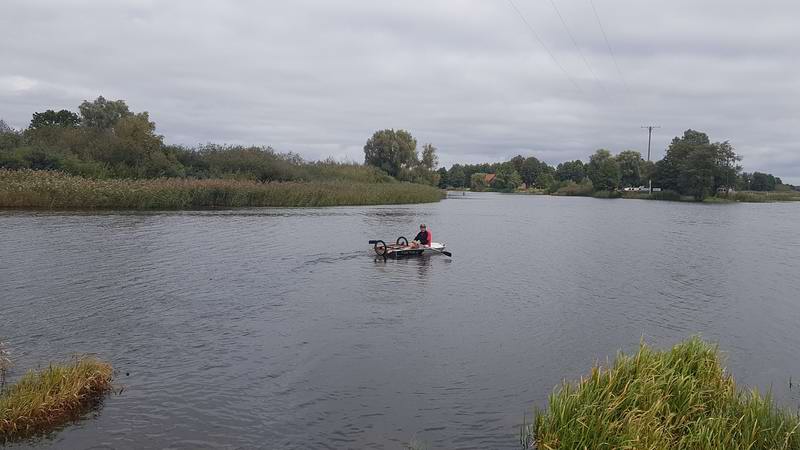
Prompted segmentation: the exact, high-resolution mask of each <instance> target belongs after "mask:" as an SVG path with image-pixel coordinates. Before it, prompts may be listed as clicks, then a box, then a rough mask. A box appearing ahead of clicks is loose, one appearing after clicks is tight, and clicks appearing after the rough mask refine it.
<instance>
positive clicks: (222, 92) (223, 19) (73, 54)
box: [0, 0, 800, 183]
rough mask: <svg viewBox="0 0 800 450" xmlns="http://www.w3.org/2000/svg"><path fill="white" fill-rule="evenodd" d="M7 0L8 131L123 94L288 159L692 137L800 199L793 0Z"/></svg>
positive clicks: (3, 18)
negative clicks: (390, 135) (404, 132)
mask: <svg viewBox="0 0 800 450" xmlns="http://www.w3.org/2000/svg"><path fill="white" fill-rule="evenodd" d="M556 2H557V5H558V7H559V9H560V11H561V13H562V15H563V16H564V19H565V20H566V21H567V24H568V25H569V26H570V29H571V31H572V33H573V35H574V37H575V39H576V41H577V42H578V44H579V45H580V48H581V51H582V52H583V54H584V55H585V57H586V59H587V60H588V61H589V63H590V64H591V66H592V68H593V70H594V72H595V73H596V74H597V80H595V79H594V77H592V76H591V74H590V73H589V72H588V70H587V69H586V65H585V63H584V61H583V59H582V58H581V57H580V55H579V54H578V52H577V51H576V50H575V48H574V46H573V44H572V41H571V40H570V39H569V37H568V35H567V34H566V33H565V31H564V29H563V27H562V25H561V22H560V21H559V20H558V17H557V16H556V15H555V12H554V11H553V9H552V5H550V2H549V0H515V3H516V4H517V5H518V6H519V8H520V9H521V10H522V11H523V13H524V14H525V16H526V18H527V19H528V21H529V22H530V23H531V24H532V25H533V26H534V27H535V29H536V31H537V32H538V33H539V34H540V36H541V37H542V39H543V41H544V42H545V44H546V45H547V46H548V48H550V50H551V51H552V52H553V53H554V55H555V56H556V58H557V59H558V61H559V63H560V64H561V65H562V66H563V67H564V68H565V69H566V70H567V72H568V73H569V74H570V76H571V77H572V78H573V79H574V80H575V82H576V83H578V85H579V86H580V89H576V88H575V87H574V86H573V85H572V84H571V83H570V81H569V80H568V79H567V77H566V76H565V74H564V73H562V72H561V70H560V69H559V68H558V67H557V66H556V65H555V64H554V63H553V61H552V60H551V59H550V57H549V56H548V55H547V53H546V52H545V51H544V49H543V48H542V47H541V46H540V45H539V43H538V42H536V41H535V40H534V39H533V37H532V36H531V35H530V32H529V30H528V29H526V28H525V26H524V24H522V22H521V21H520V20H519V17H518V16H517V15H516V13H515V12H514V11H513V9H511V7H510V6H509V3H508V2H507V1H505V0H502V1H501V0H459V1H452V0H428V1H373V2H368V1H356V0H345V1H337V2H323V1H307V0H303V1H293V2H274V1H268V2H256V1H239V2H212V1H201V2H196V1H192V2H189V1H170V2H158V1H155V0H151V1H134V0H126V1H115V2H103V1H99V0H98V1H88V0H83V1H66V2H63V1H55V0H49V1H44V0H42V1H22V0H11V1H6V2H5V4H4V6H3V14H2V15H0V30H2V31H0V36H2V42H3V45H2V47H0V61H3V64H2V65H0V117H2V118H4V119H5V120H6V121H7V122H9V123H11V124H12V125H15V126H18V127H22V126H25V125H26V124H27V122H28V121H29V120H30V114H31V113H32V112H34V111H40V110H43V109H46V108H70V109H73V110H74V109H76V107H77V105H78V104H79V103H80V102H81V101H82V100H84V99H90V98H94V97H96V96H97V95H100V94H102V95H104V96H106V97H109V98H123V99H126V100H127V101H128V103H129V105H130V106H131V108H132V109H133V110H136V111H143V110H146V111H149V112H150V114H151V117H152V118H153V120H155V121H156V123H157V124H158V127H159V132H160V133H162V134H164V135H165V137H166V140H167V141H168V142H173V143H182V144H188V145H192V144H196V143H201V142H208V141H213V142H230V143H248V144H250V143H252V144H264V145H272V146H273V147H275V148H277V149H279V150H283V151H295V152H299V153H301V154H302V155H304V156H305V157H307V158H311V159H314V158H325V157H328V156H334V157H337V158H342V159H350V160H361V159H362V152H361V146H362V145H363V143H364V141H365V140H366V138H367V137H368V136H369V135H370V134H371V133H372V132H373V131H375V130H376V129H380V128H388V127H392V128H406V129H409V130H410V131H411V132H412V134H414V135H415V136H416V137H417V139H418V140H419V141H420V142H433V143H434V144H435V145H437V146H438V147H439V149H440V155H441V160H442V162H443V163H444V164H448V165H449V164H452V163H454V162H463V161H466V162H478V161H497V160H502V159H505V158H508V157H510V156H513V155H515V154H518V153H519V154H523V155H527V154H533V155H535V156H537V157H539V158H541V159H544V160H546V161H548V162H550V163H557V162H560V161H563V160H569V159H576V158H582V159H586V158H587V156H588V155H589V154H590V153H591V152H592V151H593V150H594V149H596V148H600V147H604V148H609V149H611V150H613V151H620V150H624V149H629V148H632V149H637V150H641V151H645V150H646V149H645V147H646V142H647V140H646V132H644V131H643V130H641V129H640V128H639V126H640V125H644V124H647V123H650V122H654V123H657V124H660V125H662V127H663V128H661V129H659V130H657V132H656V133H655V135H654V142H653V148H654V157H660V156H661V154H663V150H664V148H665V147H666V145H667V144H668V143H669V141H670V140H671V139H672V137H674V136H676V135H679V134H680V133H682V132H683V130H685V129H687V128H694V129H699V130H703V131H706V132H708V133H709V134H710V136H711V137H712V139H715V140H730V141H731V142H732V143H733V144H734V146H735V147H736V148H737V150H738V151H739V153H740V154H742V155H743V156H744V165H745V167H746V169H748V170H762V171H770V172H773V173H775V174H776V175H779V176H781V177H782V178H784V179H785V180H788V181H791V182H795V183H800V153H798V151H797V150H798V148H797V147H798V146H797V144H796V142H797V137H796V134H797V131H796V130H794V129H793V128H792V127H793V126H796V124H797V123H798V122H800V106H798V105H800V103H799V102H798V100H800V98H799V97H800V78H798V77H797V73H798V72H799V71H800V62H799V61H798V58H797V55H798V54H800V29H799V28H798V27H797V26H796V18H797V17H798V15H799V14H800V4H798V3H796V2H793V1H791V0H779V1H776V0H769V1H764V2H731V1H722V0H713V1H705V2H692V1H689V0H679V1H673V2H654V1H641V2H624V1H621V0H594V3H595V5H596V6H597V9H598V12H599V13H600V15H601V18H602V20H603V25H604V27H605V29H606V31H607V33H608V37H609V39H610V40H611V44H612V46H613V49H614V51H615V53H616V56H617V60H618V62H619V66H620V68H621V70H622V71H623V76H624V82H623V79H621V78H620V76H619V74H618V73H617V70H616V67H615V65H614V62H613V60H612V59H611V57H610V55H609V53H608V50H607V48H606V46H605V42H604V41H603V37H602V34H601V33H600V29H599V27H598V25H597V22H596V20H595V18H594V15H593V13H592V10H591V6H590V3H589V1H588V0H556Z"/></svg>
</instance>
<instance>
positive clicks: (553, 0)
mask: <svg viewBox="0 0 800 450" xmlns="http://www.w3.org/2000/svg"><path fill="white" fill-rule="evenodd" d="M550 4H551V5H553V9H554V10H555V12H556V15H557V16H558V18H559V19H560V20H561V25H564V30H565V31H566V32H567V35H569V39H570V40H571V41H572V45H574V46H575V50H578V54H579V55H581V59H583V62H584V64H586V68H587V69H589V73H590V74H592V78H594V81H595V82H596V83H597V84H598V85H600V87H602V88H603V90H605V86H603V84H602V83H600V79H598V78H597V74H596V73H595V72H594V69H592V65H591V64H589V60H588V59H586V55H584V54H583V51H582V50H581V48H580V46H578V41H576V40H575V36H573V35H572V31H570V29H569V26H568V25H567V21H566V20H564V16H562V15H561V11H559V10H558V6H556V2H555V0H550Z"/></svg>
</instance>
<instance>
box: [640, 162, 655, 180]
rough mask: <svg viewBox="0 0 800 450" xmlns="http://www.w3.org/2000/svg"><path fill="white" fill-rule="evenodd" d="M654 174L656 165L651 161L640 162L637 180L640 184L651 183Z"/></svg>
mask: <svg viewBox="0 0 800 450" xmlns="http://www.w3.org/2000/svg"><path fill="white" fill-rule="evenodd" d="M655 173H656V165H655V163H654V162H653V161H645V160H642V161H641V162H640V163H639V178H640V179H641V183H642V184H645V182H646V181H652V179H653V177H654V176H655Z"/></svg>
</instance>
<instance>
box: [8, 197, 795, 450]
mask: <svg viewBox="0 0 800 450" xmlns="http://www.w3.org/2000/svg"><path fill="white" fill-rule="evenodd" d="M421 222H424V223H427V224H428V225H429V227H430V229H431V230H432V233H433V236H434V240H435V241H443V242H445V243H446V244H447V246H448V249H449V250H450V251H452V252H453V258H452V259H449V258H447V257H445V256H443V255H437V256H432V257H429V258H416V259H407V260H399V261H393V260H389V261H387V262H384V261H382V260H378V261H376V260H375V259H374V258H373V256H372V255H371V250H370V249H369V248H368V246H367V240H368V239H374V238H382V239H384V240H387V241H388V240H393V239H394V238H396V237H397V236H398V235H401V234H402V235H405V236H407V237H409V238H410V237H412V236H413V235H414V234H415V231H416V229H417V227H418V225H419V223H421ZM798 224H800V203H786V204H777V203H775V204H725V205H705V204H688V203H672V202H653V201H637V200H596V199H590V198H559V197H548V196H524V195H500V194H466V195H463V196H462V195H461V194H460V193H458V194H455V193H451V194H450V198H448V199H446V200H443V201H442V202H440V203H436V204H425V205H407V206H378V207H340V208H325V209H305V208H299V209H269V208H267V209H244V210H234V211H202V212H169V213H133V212H114V213H99V214H88V213H86V214H84V213H49V212H47V213H45V212H19V211H5V212H0V337H2V338H4V339H5V340H6V341H7V342H8V345H9V346H10V347H11V348H12V351H13V356H14V359H15V362H16V367H15V369H14V371H13V373H12V377H18V376H19V375H20V374H21V373H22V372H23V370H24V369H28V368H35V367H41V366H42V364H46V362H47V361H53V360H63V359H65V358H69V356H70V355H72V354H74V353H95V354H97V355H99V356H100V357H102V358H104V359H107V360H109V361H111V362H112V364H113V365H114V367H115V369H116V370H117V375H116V381H115V382H116V384H117V386H118V387H124V390H123V392H122V393H121V394H119V395H112V396H110V397H109V398H107V399H106V400H105V402H104V404H103V405H102V407H101V408H100V409H99V410H97V411H95V412H93V413H91V414H89V415H88V417H86V418H85V419H84V420H82V421H80V422H78V423H76V424H73V425H70V426H68V427H67V428H65V429H64V430H61V431H59V432H57V433H54V434H52V435H50V436H47V437H44V438H39V439H35V440H30V441H25V442H23V443H20V444H16V445H14V446H13V447H14V448H27V447H37V448H119V449H126V448H179V449H196V448H275V449H310V448H313V449H325V448H335V449H345V448H390V449H391V448H394V449H399V448H402V446H403V443H405V442H408V441H410V440H412V439H414V440H416V441H417V442H420V443H424V444H427V445H428V446H429V447H430V448H434V449H462V448H463V449H466V448H481V449H514V448H517V447H518V438H517V432H518V424H519V423H520V422H521V421H522V419H523V415H524V414H526V413H527V414H528V416H530V411H531V408H532V407H534V406H539V407H543V406H545V405H546V401H547V396H548V394H549V393H550V392H551V391H552V388H553V387H554V386H555V385H557V384H558V383H559V382H560V380H562V379H563V378H568V379H575V378H577V377H579V376H580V375H581V374H583V373H586V372H587V371H588V369H589V367H590V366H591V365H592V364H593V362H595V361H598V360H599V361H605V360H606V359H607V358H613V356H614V354H615V352H617V350H619V349H624V350H626V351H630V350H635V349H636V347H637V345H638V343H639V342H640V340H641V339H644V340H645V341H647V342H648V343H652V344H655V345H658V346H666V345H671V344H674V343H675V342H677V341H679V340H681V339H683V338H686V337H688V336H691V335H693V334H696V333H700V334H702V335H703V336H704V337H705V338H707V339H709V340H712V341H716V342H719V344H720V346H721V348H722V350H723V351H724V352H725V353H726V355H727V362H728V367H729V369H730V370H731V372H732V373H733V374H734V375H735V376H736V377H737V379H738V381H739V382H740V383H743V384H746V385H748V386H752V387H758V388H760V389H769V388H771V389H772V392H773V394H774V396H775V397H776V399H777V400H778V402H779V403H780V404H781V405H784V406H786V407H789V408H794V409H796V408H797V407H798V406H800V390H798V387H797V384H800V358H799V357H798V349H800V299H799V298H798V297H799V295H798V293H800V233H798ZM790 378H793V380H795V385H794V387H793V388H790V387H789V380H790Z"/></svg>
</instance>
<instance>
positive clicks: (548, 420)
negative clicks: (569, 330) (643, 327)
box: [520, 338, 800, 450]
mask: <svg viewBox="0 0 800 450" xmlns="http://www.w3.org/2000/svg"><path fill="white" fill-rule="evenodd" d="M520 439H521V441H522V442H521V444H522V445H523V447H524V448H539V449H550V448H629V449H652V448H703V449H720V450H722V449H726V450H735V449H742V450H744V449H748V450H749V449H765V450H766V449H800V417H798V415H797V414H794V413H790V412H786V411H782V410H780V409H779V408H778V407H776V406H775V404H774V403H773V401H772V399H771V398H770V396H769V395H767V396H764V397H762V396H761V395H759V394H758V392H757V391H744V390H741V389H739V388H738V387H737V385H736V382H735V381H734V379H733V377H732V376H731V375H729V374H728V373H727V372H726V370H725V368H724V367H723V365H722V363H721V358H720V355H719V351H718V349H717V347H716V346H713V345H710V344H708V343H706V342H703V341H702V340H700V339H699V338H693V339H690V340H688V341H686V342H683V343H681V344H678V345H676V346H675V347H673V348H672V349H671V350H666V351H656V350H653V349H651V348H650V347H648V346H647V345H644V344H642V345H641V346H640V348H639V351H638V352H637V353H636V354H634V355H624V354H620V355H619V356H618V357H617V358H616V360H615V361H614V364H613V365H612V366H611V367H601V366H595V367H594V368H592V371H591V373H590V374H589V375H588V376H587V377H585V378H582V379H581V381H580V382H579V383H577V384H569V383H565V384H563V385H562V386H560V387H559V388H558V389H557V390H556V391H555V392H554V393H553V394H552V395H551V396H550V402H549V406H548V408H547V409H546V410H545V411H544V412H542V413H540V414H538V415H537V416H536V418H535V420H534V423H533V424H530V425H523V429H522V432H521V435H520ZM534 441H535V444H534ZM535 446H538V447H535Z"/></svg>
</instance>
